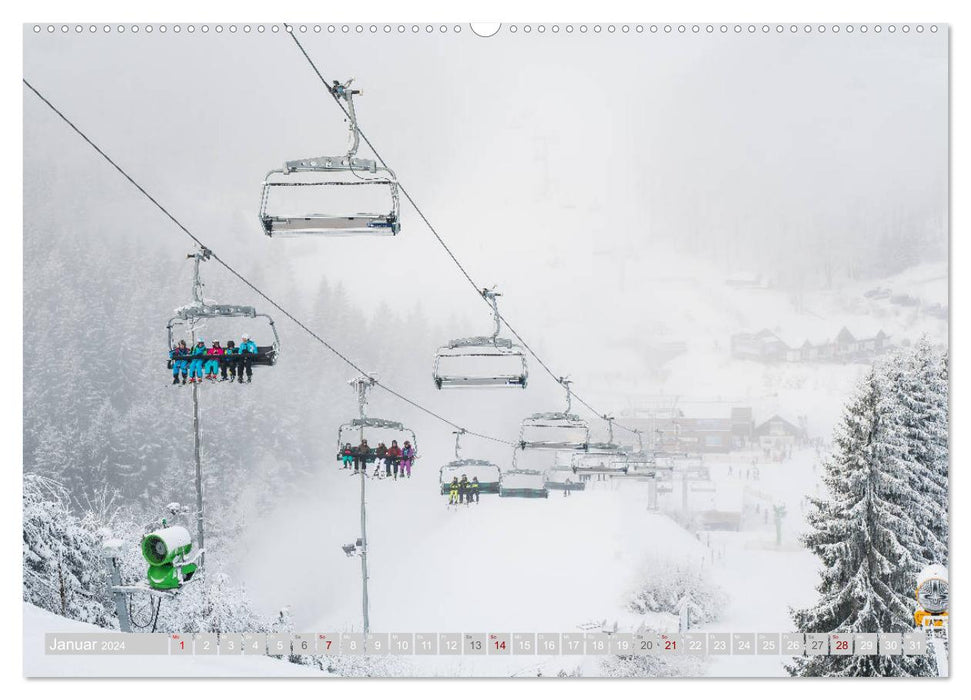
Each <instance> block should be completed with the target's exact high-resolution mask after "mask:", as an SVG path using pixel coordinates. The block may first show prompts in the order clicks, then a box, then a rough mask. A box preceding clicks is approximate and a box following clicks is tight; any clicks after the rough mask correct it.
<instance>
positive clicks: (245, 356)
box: [169, 333, 259, 384]
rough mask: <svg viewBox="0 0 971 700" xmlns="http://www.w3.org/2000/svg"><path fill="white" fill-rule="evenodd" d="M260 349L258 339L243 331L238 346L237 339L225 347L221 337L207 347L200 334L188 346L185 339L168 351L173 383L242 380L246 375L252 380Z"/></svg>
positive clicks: (228, 342)
mask: <svg viewBox="0 0 971 700" xmlns="http://www.w3.org/2000/svg"><path fill="white" fill-rule="evenodd" d="M258 352H259V348H257V346H256V343H254V342H253V341H252V340H250V337H249V336H248V335H247V334H246V333H243V337H242V340H241V341H240V343H239V346H237V345H236V342H235V341H232V340H230V341H227V342H226V347H222V346H221V345H220V344H219V341H218V340H214V341H212V345H211V346H210V347H208V348H207V347H206V341H205V340H204V339H203V338H199V340H197V341H196V344H195V345H194V346H193V347H192V348H189V346H188V345H187V344H186V342H185V341H184V340H180V341H179V343H178V345H176V346H175V347H174V348H172V349H171V350H170V351H169V359H170V360H171V361H172V384H179V383H180V382H179V380H180V379H181V380H182V381H181V383H182V384H185V383H186V381H188V383H189V384H197V383H198V384H201V383H202V380H203V379H206V380H208V381H209V382H216V381H220V382H225V381H227V380H228V381H230V382H233V381H236V380H239V383H240V384H242V383H243V377H244V375H245V377H246V381H247V382H252V381H253V358H254V357H256V355H257V353H258Z"/></svg>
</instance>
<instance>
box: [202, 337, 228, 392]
mask: <svg viewBox="0 0 971 700" xmlns="http://www.w3.org/2000/svg"><path fill="white" fill-rule="evenodd" d="M223 353H225V350H223V349H222V347H221V346H220V345H219V341H218V340H214V341H212V347H211V348H209V349H208V350H207V351H206V355H208V356H209V359H208V360H206V366H205V375H206V379H208V380H209V381H210V382H214V381H216V378H217V377H218V376H219V364H220V361H221V360H222V356H223Z"/></svg>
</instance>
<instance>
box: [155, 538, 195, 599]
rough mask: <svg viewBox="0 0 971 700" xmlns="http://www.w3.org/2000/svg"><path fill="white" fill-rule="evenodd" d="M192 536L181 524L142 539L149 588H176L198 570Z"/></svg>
mask: <svg viewBox="0 0 971 700" xmlns="http://www.w3.org/2000/svg"><path fill="white" fill-rule="evenodd" d="M191 552H192V537H191V536H190V535H189V531H188V530H186V529H185V528H184V527H182V526H180V525H173V526H171V527H164V528H162V529H161V530H156V531H155V532H150V533H148V534H147V535H145V537H143V538H142V556H143V557H145V561H147V562H148V585H149V587H150V588H154V589H156V590H163V591H164V590H171V589H173V588H179V587H180V586H181V585H182V584H183V583H184V582H185V581H188V580H189V579H191V578H192V574H194V573H195V571H196V569H197V568H198V567H197V565H196V564H195V559H196V557H195V556H192V557H191V558H190V557H189V555H190V553H191Z"/></svg>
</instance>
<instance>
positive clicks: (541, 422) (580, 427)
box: [519, 377, 590, 451]
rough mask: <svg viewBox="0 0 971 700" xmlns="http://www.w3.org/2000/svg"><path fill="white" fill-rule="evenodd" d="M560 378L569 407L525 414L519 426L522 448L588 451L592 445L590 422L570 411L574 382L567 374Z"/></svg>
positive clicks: (520, 445)
mask: <svg viewBox="0 0 971 700" xmlns="http://www.w3.org/2000/svg"><path fill="white" fill-rule="evenodd" d="M557 381H558V382H559V383H560V385H561V386H562V387H563V388H564V389H565V390H566V409H565V410H563V411H555V412H551V413H534V414H533V415H531V416H528V417H526V418H524V419H523V422H522V424H521V425H520V428H519V448H520V449H522V450H583V451H585V450H586V449H587V447H588V446H589V444H590V426H588V425H587V422H586V421H585V420H583V419H581V418H580V416H578V415H575V414H573V413H570V407H571V403H572V394H571V393H570V383H571V382H570V380H569V379H567V378H565V377H560V378H559V379H558V380H557Z"/></svg>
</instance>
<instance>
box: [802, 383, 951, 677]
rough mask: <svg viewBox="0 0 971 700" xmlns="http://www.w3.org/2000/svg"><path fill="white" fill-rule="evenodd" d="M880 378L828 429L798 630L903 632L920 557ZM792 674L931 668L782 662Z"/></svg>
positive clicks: (888, 660)
mask: <svg viewBox="0 0 971 700" xmlns="http://www.w3.org/2000/svg"><path fill="white" fill-rule="evenodd" d="M884 384H885V382H884V381H883V378H882V377H881V376H880V375H879V374H878V373H877V371H876V370H873V369H871V370H870V371H869V372H868V373H867V374H866V376H865V377H864V378H863V380H862V381H861V383H860V385H859V387H858V389H857V392H856V393H855V395H854V396H853V397H852V399H851V400H850V403H849V404H848V406H847V407H846V410H845V412H844V415H843V418H842V422H841V423H840V425H839V426H838V427H837V430H836V435H835V439H834V452H833V454H832V455H831V456H830V457H829V459H827V460H826V462H825V463H824V464H823V469H824V477H823V478H824V483H825V485H826V488H827V490H828V492H829V496H828V498H826V499H814V500H813V501H812V504H811V507H810V510H809V512H808V514H807V518H808V521H809V524H810V526H811V527H812V530H811V531H810V532H809V533H808V534H807V535H805V536H804V543H805V545H806V547H807V548H808V549H809V550H810V551H812V552H813V553H814V554H816V556H818V557H819V559H820V560H821V563H822V569H821V573H820V576H821V580H820V582H819V584H818V586H817V590H818V591H819V593H820V598H819V600H818V601H817V603H816V604H815V605H813V606H812V607H810V608H806V609H804V610H797V611H794V612H793V619H794V621H795V623H796V627H797V629H798V630H799V631H801V632H817V633H819V632H824V633H832V632H907V631H910V630H912V629H913V618H912V613H913V588H914V583H915V578H916V575H917V572H918V570H919V569H920V567H921V565H922V560H921V558H920V557H919V555H918V556H915V552H919V551H920V549H921V541H920V537H919V535H918V525H917V524H916V523H915V521H914V517H913V513H912V511H911V509H910V506H911V504H912V503H913V502H914V499H915V495H914V493H913V491H912V486H911V482H910V475H909V473H908V469H907V465H906V463H905V461H904V460H902V459H901V454H902V448H901V446H900V444H899V440H898V439H897V437H896V436H895V435H894V434H892V430H893V429H894V425H893V423H892V422H891V421H888V420H885V417H884V412H885V411H886V410H887V404H886V400H885V398H884V396H883V393H884V392H886V387H885V386H884ZM789 671H790V673H792V675H798V676H925V675H934V673H935V672H936V671H935V668H934V663H933V661H932V660H931V658H930V657H929V656H811V657H802V658H799V659H796V661H795V663H794V664H793V665H792V666H791V667H790V668H789Z"/></svg>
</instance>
